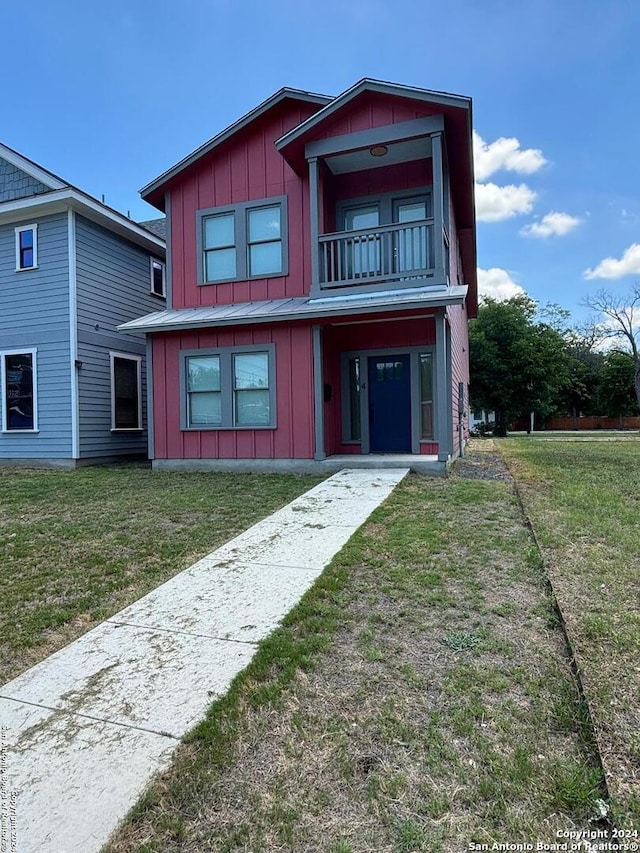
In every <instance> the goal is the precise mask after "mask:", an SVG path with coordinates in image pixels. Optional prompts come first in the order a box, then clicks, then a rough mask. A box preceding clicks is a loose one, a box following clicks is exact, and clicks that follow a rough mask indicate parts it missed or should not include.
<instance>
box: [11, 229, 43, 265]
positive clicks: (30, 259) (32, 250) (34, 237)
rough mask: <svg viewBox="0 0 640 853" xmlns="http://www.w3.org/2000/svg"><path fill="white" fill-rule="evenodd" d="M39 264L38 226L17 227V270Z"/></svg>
mask: <svg viewBox="0 0 640 853" xmlns="http://www.w3.org/2000/svg"><path fill="white" fill-rule="evenodd" d="M37 266H38V226H37V225H23V226H21V227H20V228H16V272H20V271H21V270H33V269H35V268H36V267H37Z"/></svg>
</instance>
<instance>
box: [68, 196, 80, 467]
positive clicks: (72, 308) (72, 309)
mask: <svg viewBox="0 0 640 853" xmlns="http://www.w3.org/2000/svg"><path fill="white" fill-rule="evenodd" d="M67 249H68V257H69V370H70V379H71V457H72V459H79V458H80V409H79V391H78V370H77V368H76V361H77V359H78V316H77V313H78V312H77V306H78V289H77V274H76V273H77V268H76V215H75V213H74V211H73V210H71V208H69V209H68V211H67Z"/></svg>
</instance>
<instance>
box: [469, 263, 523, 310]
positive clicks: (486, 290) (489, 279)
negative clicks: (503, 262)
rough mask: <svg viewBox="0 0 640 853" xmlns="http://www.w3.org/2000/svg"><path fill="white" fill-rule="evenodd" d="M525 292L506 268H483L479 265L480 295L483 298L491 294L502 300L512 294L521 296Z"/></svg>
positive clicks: (509, 297) (492, 296)
mask: <svg viewBox="0 0 640 853" xmlns="http://www.w3.org/2000/svg"><path fill="white" fill-rule="evenodd" d="M524 292H525V291H524V288H523V287H520V285H519V284H516V282H515V281H514V280H513V279H512V278H511V276H510V275H509V273H508V272H507V271H506V270H502V269H500V267H492V268H491V269H488V270H483V269H481V268H480V267H478V295H479V297H480V298H481V299H482V298H483V297H485V296H490V297H491V299H497V300H498V302H502V301H503V300H505V299H511V297H512V296H521V295H522V294H523V293H524Z"/></svg>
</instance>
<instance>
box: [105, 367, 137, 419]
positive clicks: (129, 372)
mask: <svg viewBox="0 0 640 853" xmlns="http://www.w3.org/2000/svg"><path fill="white" fill-rule="evenodd" d="M109 356H110V359H111V429H112V430H139V429H142V358H141V357H140V356H139V355H128V354H127V353H114V352H112V353H109Z"/></svg>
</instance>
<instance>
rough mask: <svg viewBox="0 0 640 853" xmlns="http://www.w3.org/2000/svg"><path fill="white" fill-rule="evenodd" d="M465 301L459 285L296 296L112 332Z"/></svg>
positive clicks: (170, 314) (184, 312) (169, 313)
mask: <svg viewBox="0 0 640 853" xmlns="http://www.w3.org/2000/svg"><path fill="white" fill-rule="evenodd" d="M466 295H467V287H466V286H464V285H463V286H461V285H455V286H452V287H445V286H444V285H443V286H431V287H414V288H405V289H403V290H390V291H382V292H378V293H372V294H366V293H365V294H362V293H359V294H356V295H354V296H328V297H322V298H319V299H311V298H309V297H307V296H296V297H292V298H290V299H265V300H262V301H260V302H240V303H235V304H231V305H216V306H213V307H211V308H174V309H167V310H166V311H156V312H154V313H153V314H147V315H146V316H145V317H140V318H139V319H138V320H131V321H129V322H128V323H123V324H122V325H121V326H118V331H122V332H165V331H166V332H171V331H176V330H180V329H198V328H211V327H215V326H246V325H248V324H252V325H253V324H255V323H277V322H285V321H289V322H291V321H295V320H313V319H320V318H325V319H326V318H331V317H345V316H349V315H350V314H373V313H378V314H379V313H380V312H382V311H384V312H386V311H407V310H413V309H420V308H438V307H441V306H444V305H462V304H463V303H464V300H465V298H466Z"/></svg>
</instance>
